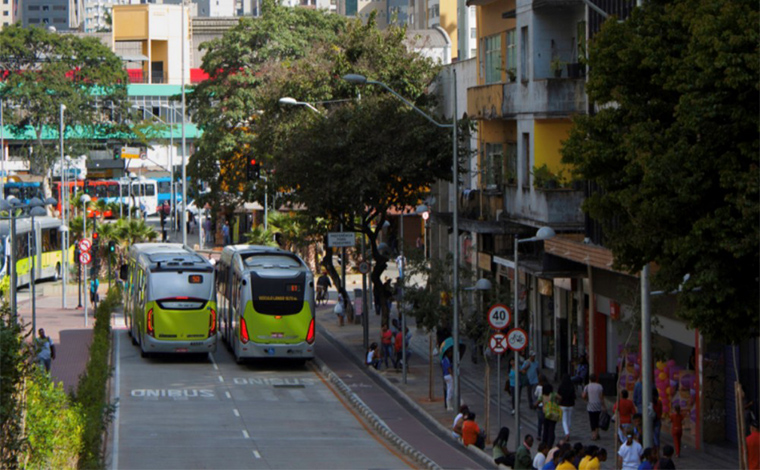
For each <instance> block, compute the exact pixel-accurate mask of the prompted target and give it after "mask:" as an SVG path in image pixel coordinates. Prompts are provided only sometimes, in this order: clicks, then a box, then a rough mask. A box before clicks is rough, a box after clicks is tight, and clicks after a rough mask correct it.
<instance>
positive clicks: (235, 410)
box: [232, 408, 240, 418]
mask: <svg viewBox="0 0 760 470" xmlns="http://www.w3.org/2000/svg"><path fill="white" fill-rule="evenodd" d="M232 412H233V413H235V416H237V417H238V418H239V417H240V412H239V411H238V410H237V408H234V409H233V410H232Z"/></svg>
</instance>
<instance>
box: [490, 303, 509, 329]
mask: <svg viewBox="0 0 760 470" xmlns="http://www.w3.org/2000/svg"><path fill="white" fill-rule="evenodd" d="M510 321H512V311H511V310H510V309H509V307H507V306H506V305H504V304H495V305H493V306H492V307H491V308H489V309H488V324H489V325H491V328H493V329H494V330H503V329H504V328H506V327H507V325H509V322H510Z"/></svg>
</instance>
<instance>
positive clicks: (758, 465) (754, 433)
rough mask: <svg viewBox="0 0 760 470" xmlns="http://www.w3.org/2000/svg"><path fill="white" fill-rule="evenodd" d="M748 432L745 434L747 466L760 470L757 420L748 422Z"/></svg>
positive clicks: (759, 438) (759, 434)
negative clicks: (747, 434)
mask: <svg viewBox="0 0 760 470" xmlns="http://www.w3.org/2000/svg"><path fill="white" fill-rule="evenodd" d="M749 429H750V433H749V436H747V468H748V469H749V470H760V431H759V430H758V424H757V421H752V422H751V423H750V424H749Z"/></svg>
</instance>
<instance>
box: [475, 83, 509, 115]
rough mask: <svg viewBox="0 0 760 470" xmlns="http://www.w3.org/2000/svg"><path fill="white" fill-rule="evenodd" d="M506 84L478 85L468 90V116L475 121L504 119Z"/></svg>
mask: <svg viewBox="0 0 760 470" xmlns="http://www.w3.org/2000/svg"><path fill="white" fill-rule="evenodd" d="M503 103H504V84H503V83H493V84H490V85H478V86H474V87H470V88H468V89H467V115H468V116H470V117H471V118H473V119H496V118H500V117H502V104H503Z"/></svg>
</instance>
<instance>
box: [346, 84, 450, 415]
mask: <svg viewBox="0 0 760 470" xmlns="http://www.w3.org/2000/svg"><path fill="white" fill-rule="evenodd" d="M451 72H452V89H453V94H452V96H453V99H452V102H453V113H452V119H451V124H443V123H440V122H438V121H436V120H435V119H433V118H432V117H430V116H429V115H428V114H427V113H425V112H424V111H422V110H421V109H420V108H418V107H417V106H415V105H414V104H412V103H411V102H410V101H409V100H407V99H406V98H404V97H403V96H401V95H399V94H398V93H397V92H396V91H394V90H393V89H392V88H391V87H389V86H388V85H386V84H385V83H383V82H378V81H377V80H370V79H368V78H367V77H365V76H364V75H359V74H353V73H350V74H347V75H344V76H343V80H346V81H347V82H349V83H354V84H356V85H365V84H370V85H379V86H381V87H383V88H384V89H385V90H387V91H388V92H390V93H391V94H393V96H395V97H396V98H398V99H399V100H401V101H403V102H404V103H405V104H406V105H407V106H409V107H410V108H412V109H413V110H414V111H415V112H417V113H418V114H420V115H421V116H422V117H424V118H425V119H427V120H428V121H430V122H431V123H432V124H433V125H435V126H437V127H442V128H451V144H452V156H453V159H452V165H451V172H452V178H451V179H452V183H453V194H454V197H453V202H454V207H453V210H452V232H453V234H454V249H453V250H452V253H453V260H452V265H453V266H452V275H451V277H452V291H453V293H454V295H452V302H451V309H452V317H453V318H452V322H451V336H452V339H453V340H454V360H453V361H452V367H451V369H452V373H453V378H454V380H453V382H454V384H453V385H454V390H453V392H454V393H453V395H454V397H453V398H454V406H455V407H456V408H458V407H459V303H458V302H459V300H458V299H457V291H458V290H459V214H458V212H459V202H458V197H457V193H458V192H459V175H458V171H457V169H458V168H459V155H458V149H457V142H458V140H457V78H456V71H455V70H452V71H451Z"/></svg>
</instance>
